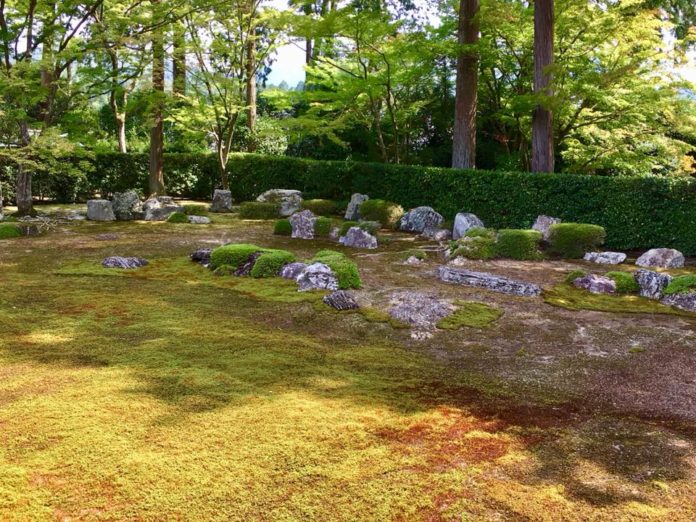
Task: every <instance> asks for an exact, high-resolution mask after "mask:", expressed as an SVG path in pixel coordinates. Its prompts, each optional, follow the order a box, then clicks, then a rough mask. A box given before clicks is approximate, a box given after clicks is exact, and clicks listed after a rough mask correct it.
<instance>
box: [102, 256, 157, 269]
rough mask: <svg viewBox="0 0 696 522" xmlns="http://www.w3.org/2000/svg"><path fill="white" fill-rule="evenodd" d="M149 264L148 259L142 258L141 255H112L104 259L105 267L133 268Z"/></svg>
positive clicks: (103, 264)
mask: <svg viewBox="0 0 696 522" xmlns="http://www.w3.org/2000/svg"><path fill="white" fill-rule="evenodd" d="M147 264H148V262H147V259H142V258H140V257H121V256H111V257H107V258H106V259H104V260H103V261H102V266H103V267H104V268H124V269H133V268H140V267H141V266H145V265H147Z"/></svg>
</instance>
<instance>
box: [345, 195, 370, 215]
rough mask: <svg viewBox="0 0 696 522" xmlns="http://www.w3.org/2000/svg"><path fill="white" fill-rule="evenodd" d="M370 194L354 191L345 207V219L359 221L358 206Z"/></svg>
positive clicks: (368, 197)
mask: <svg viewBox="0 0 696 522" xmlns="http://www.w3.org/2000/svg"><path fill="white" fill-rule="evenodd" d="M368 199H370V196H367V195H365V194H358V193H355V194H353V195H352V196H351V197H350V203H348V208H346V215H345V219H346V221H360V206H361V205H362V204H363V203H365V202H366V201H367V200H368Z"/></svg>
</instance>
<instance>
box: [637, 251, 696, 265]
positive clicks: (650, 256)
mask: <svg viewBox="0 0 696 522" xmlns="http://www.w3.org/2000/svg"><path fill="white" fill-rule="evenodd" d="M636 265H638V266H643V267H654V268H681V267H683V266H684V255H683V254H682V253H681V252H680V251H679V250H674V249H673V248H653V249H652V250H648V251H647V252H646V253H645V254H643V255H642V256H640V257H639V258H638V259H637V260H636Z"/></svg>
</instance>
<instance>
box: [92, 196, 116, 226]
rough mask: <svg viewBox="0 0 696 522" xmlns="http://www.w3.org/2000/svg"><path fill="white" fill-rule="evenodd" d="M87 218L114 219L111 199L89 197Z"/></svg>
mask: <svg viewBox="0 0 696 522" xmlns="http://www.w3.org/2000/svg"><path fill="white" fill-rule="evenodd" d="M87 219H89V220H90V221H116V216H115V215H114V208H113V205H112V203H111V201H108V200H106V199H90V200H89V201H88V202H87Z"/></svg>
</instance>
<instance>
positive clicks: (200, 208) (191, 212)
mask: <svg viewBox="0 0 696 522" xmlns="http://www.w3.org/2000/svg"><path fill="white" fill-rule="evenodd" d="M184 214H186V215H187V216H207V215H208V205H195V204H191V205H184Z"/></svg>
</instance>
